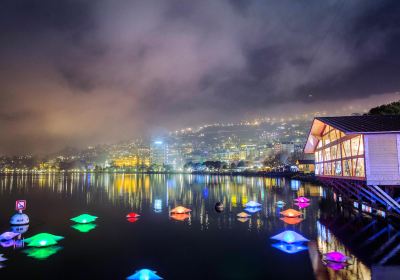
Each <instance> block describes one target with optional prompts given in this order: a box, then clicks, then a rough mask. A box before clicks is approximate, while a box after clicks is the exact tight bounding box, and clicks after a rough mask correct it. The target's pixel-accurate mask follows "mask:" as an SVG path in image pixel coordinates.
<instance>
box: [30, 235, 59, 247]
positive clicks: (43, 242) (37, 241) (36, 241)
mask: <svg viewBox="0 0 400 280" xmlns="http://www.w3.org/2000/svg"><path fill="white" fill-rule="evenodd" d="M61 239H64V237H62V236H58V235H54V234H50V233H39V234H36V235H34V236H32V237H30V238H26V239H25V242H26V243H28V246H31V247H46V246H52V245H55V244H57V242H58V241H59V240H61Z"/></svg>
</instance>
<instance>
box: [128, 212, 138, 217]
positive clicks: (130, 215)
mask: <svg viewBox="0 0 400 280" xmlns="http://www.w3.org/2000/svg"><path fill="white" fill-rule="evenodd" d="M126 217H127V218H139V217H140V215H139V214H137V213H135V212H131V213H129V214H128V215H126Z"/></svg>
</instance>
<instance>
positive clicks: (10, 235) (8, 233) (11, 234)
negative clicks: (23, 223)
mask: <svg viewBox="0 0 400 280" xmlns="http://www.w3.org/2000/svg"><path fill="white" fill-rule="evenodd" d="M18 235H19V233H16V232H12V231H6V232H3V233H2V234H0V240H10V239H13V238H14V237H16V236H18Z"/></svg>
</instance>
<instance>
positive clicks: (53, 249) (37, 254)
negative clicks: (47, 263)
mask: <svg viewBox="0 0 400 280" xmlns="http://www.w3.org/2000/svg"><path fill="white" fill-rule="evenodd" d="M61 249H62V247H59V246H50V247H45V248H29V249H27V250H25V251H24V253H26V254H27V255H28V256H29V257H32V258H35V259H38V260H44V259H47V258H48V257H50V256H51V255H54V254H55V253H57V252H58V251H60V250H61Z"/></svg>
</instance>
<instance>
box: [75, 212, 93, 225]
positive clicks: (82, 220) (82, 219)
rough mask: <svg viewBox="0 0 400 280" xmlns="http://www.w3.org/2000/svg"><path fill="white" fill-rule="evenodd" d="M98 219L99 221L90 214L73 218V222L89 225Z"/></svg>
mask: <svg viewBox="0 0 400 280" xmlns="http://www.w3.org/2000/svg"><path fill="white" fill-rule="evenodd" d="M96 219H97V217H96V216H92V215H89V214H82V215H79V216H76V217H74V218H72V219H71V221H74V222H75V223H80V224H88V223H92V222H94V221H95V220H96Z"/></svg>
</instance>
